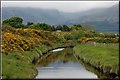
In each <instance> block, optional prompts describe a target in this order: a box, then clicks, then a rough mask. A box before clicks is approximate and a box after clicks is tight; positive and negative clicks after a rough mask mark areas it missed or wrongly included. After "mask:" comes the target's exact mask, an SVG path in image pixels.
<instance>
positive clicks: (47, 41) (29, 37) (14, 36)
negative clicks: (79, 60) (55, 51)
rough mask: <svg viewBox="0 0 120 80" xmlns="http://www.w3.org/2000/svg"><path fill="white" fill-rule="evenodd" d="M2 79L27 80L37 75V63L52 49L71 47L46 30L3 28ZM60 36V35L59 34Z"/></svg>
mask: <svg viewBox="0 0 120 80" xmlns="http://www.w3.org/2000/svg"><path fill="white" fill-rule="evenodd" d="M2 31H3V32H2V36H3V37H2V78H3V79H13V78H14V79H25V78H30V79H32V78H34V77H35V76H36V75H37V71H36V68H35V62H36V61H37V60H38V59H39V58H40V57H42V55H44V54H43V53H44V52H46V51H48V50H49V49H51V48H56V47H59V46H66V45H70V44H69V42H66V43H65V41H66V40H60V41H59V39H58V37H59V36H58V35H55V33H52V32H49V31H45V30H35V29H23V28H17V29H16V28H13V27H10V26H4V27H3V28H2ZM58 34H59V33H58Z"/></svg>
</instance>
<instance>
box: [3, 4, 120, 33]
mask: <svg viewBox="0 0 120 80" xmlns="http://www.w3.org/2000/svg"><path fill="white" fill-rule="evenodd" d="M12 16H19V17H22V18H23V19H24V21H25V22H24V23H26V22H28V21H32V22H34V23H40V22H45V23H47V24H50V25H63V24H66V25H73V24H91V25H92V26H93V28H94V29H96V30H98V31H103V32H117V33H118V32H119V17H118V16H119V6H118V4H117V5H114V6H111V7H109V8H95V9H91V10H87V11H84V12H76V13H64V12H60V11H58V10H55V9H41V8H19V7H3V8H2V20H4V19H7V18H10V17H12Z"/></svg>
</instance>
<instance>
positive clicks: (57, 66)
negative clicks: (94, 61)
mask: <svg viewBox="0 0 120 80" xmlns="http://www.w3.org/2000/svg"><path fill="white" fill-rule="evenodd" d="M73 54H74V51H73V49H72V48H65V49H64V48H61V49H56V50H53V51H50V52H49V55H48V56H46V57H45V58H43V59H40V60H39V62H38V63H37V70H38V75H37V76H36V79H44V78H45V79H51V78H52V79H53V78H57V79H58V78H61V79H62V78H63V79H65V78H67V79H68V78H74V79H77V78H79V79H80V78H82V79H83V78H85V79H86V78H87V79H88V78H90V79H91V78H93V79H98V76H99V75H96V74H95V73H94V72H93V71H94V70H92V71H91V70H89V69H91V68H86V65H83V63H81V62H79V61H78V60H77V59H76V58H75V56H74V55H73Z"/></svg>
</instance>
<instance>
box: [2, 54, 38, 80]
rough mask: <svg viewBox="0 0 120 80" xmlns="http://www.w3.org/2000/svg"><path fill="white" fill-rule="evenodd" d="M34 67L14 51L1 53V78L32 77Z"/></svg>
mask: <svg viewBox="0 0 120 80" xmlns="http://www.w3.org/2000/svg"><path fill="white" fill-rule="evenodd" d="M35 75H36V68H35V67H34V66H33V65H32V64H30V63H27V62H25V61H23V60H20V59H19V58H18V56H17V55H16V54H14V53H12V55H4V54H2V79H26V78H34V76H35Z"/></svg>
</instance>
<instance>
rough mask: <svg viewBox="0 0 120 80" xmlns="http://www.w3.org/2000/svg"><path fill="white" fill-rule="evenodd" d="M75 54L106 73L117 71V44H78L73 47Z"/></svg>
mask: <svg viewBox="0 0 120 80" xmlns="http://www.w3.org/2000/svg"><path fill="white" fill-rule="evenodd" d="M74 51H75V54H76V55H77V56H78V58H80V59H82V60H83V61H84V62H86V63H88V64H90V65H92V66H94V67H95V68H97V69H100V70H101V71H102V72H103V73H106V74H116V75H118V73H119V44H112V43H111V44H103V43H101V44H96V45H93V44H80V45H77V46H76V47H74Z"/></svg>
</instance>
